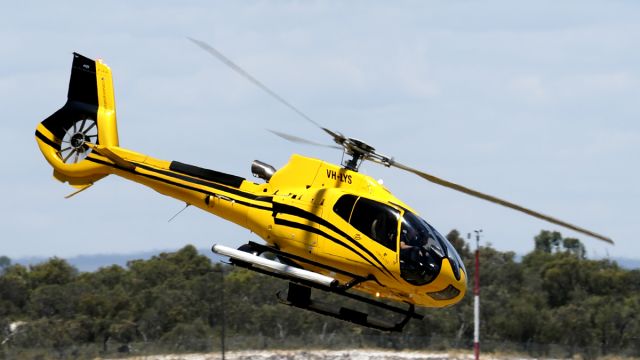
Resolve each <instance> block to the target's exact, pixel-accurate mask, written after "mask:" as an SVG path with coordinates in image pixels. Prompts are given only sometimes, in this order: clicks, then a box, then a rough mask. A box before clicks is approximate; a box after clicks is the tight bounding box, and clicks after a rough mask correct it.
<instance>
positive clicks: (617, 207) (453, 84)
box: [0, 0, 640, 259]
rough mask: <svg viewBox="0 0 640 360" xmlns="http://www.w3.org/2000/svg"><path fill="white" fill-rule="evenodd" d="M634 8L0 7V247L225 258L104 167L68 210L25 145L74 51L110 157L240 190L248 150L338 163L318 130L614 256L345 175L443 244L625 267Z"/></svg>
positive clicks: (187, 223) (639, 246) (629, 251)
mask: <svg viewBox="0 0 640 360" xmlns="http://www.w3.org/2000/svg"><path fill="white" fill-rule="evenodd" d="M639 18H640V3H638V2H637V1H589V0H587V1H584V0H582V1H529V2H521V1H518V2H515V1H509V0H502V1H463V0H460V1H393V2H392V1H242V2H240V1H233V2H231V1H209V0H207V1H204V0H203V1H173V2H171V1H162V0H160V1H153V2H148V1H126V2H125V1H121V2H118V1H113V2H86V1H67V2H64V4H61V2H48V1H30V2H12V3H7V4H4V5H3V6H2V11H0V43H1V44H2V47H0V114H1V115H2V116H1V117H0V126H1V134H3V135H4V139H3V141H2V143H1V145H0V146H2V154H3V155H4V160H3V164H4V166H3V167H2V170H1V171H2V177H1V178H0V181H1V186H0V192H1V196H2V201H1V203H0V211H1V213H0V214H1V217H0V239H1V240H0V255H7V256H9V257H12V258H17V257H26V256H44V257H50V256H59V257H70V256H75V255H80V254H98V253H129V252H136V251H149V250H154V249H158V250H166V249H177V248H180V247H182V246H184V245H186V244H194V245H195V246H197V247H199V248H208V247H210V246H211V245H212V244H214V243H219V244H225V245H230V246H239V245H241V244H242V243H244V242H247V241H249V240H253V241H257V240H258V238H257V237H256V236H255V235H253V234H251V233H250V232H249V231H248V230H245V229H243V228H240V227H238V226H236V225H234V224H231V223H228V222H225V221H224V220H222V219H219V218H216V217H214V216H212V215H210V214H207V213H205V212H203V211H200V210H198V209H197V208H188V209H186V210H185V211H184V212H183V213H182V214H180V215H179V216H178V217H177V218H176V219H174V220H173V221H171V222H168V220H169V219H170V218H171V217H172V216H173V215H174V214H175V213H177V212H178V211H179V210H181V209H182V207H183V204H182V203H180V202H179V201H176V200H174V199H171V198H166V197H164V196H162V195H160V194H158V193H156V192H154V191H153V190H150V189H147V188H144V187H142V186H141V185H138V184H135V183H132V182H129V181H127V180H124V179H122V178H117V177H115V176H110V177H107V178H105V179H102V180H100V181H99V182H98V183H96V184H95V185H94V186H93V187H92V188H91V189H89V190H87V191H85V192H83V193H81V194H79V195H77V196H75V197H73V198H71V199H69V200H65V199H64V196H65V195H67V194H69V193H71V192H72V191H73V189H72V188H71V187H69V186H68V185H66V184H62V183H59V182H57V181H55V180H54V179H53V177H52V169H51V168H50V167H49V165H48V164H47V163H46V161H45V160H44V158H43V157H42V155H41V154H40V152H39V150H38V148H37V146H36V141H35V138H34V130H35V127H36V125H37V124H38V122H40V121H42V120H43V119H44V118H46V117H47V116H49V115H50V114H52V113H53V112H55V111H56V110H57V109H58V108H60V107H61V106H62V105H63V104H64V103H65V101H66V94H67V87H68V81H69V74H70V68H71V61H72V53H73V52H79V53H81V54H83V55H85V56H88V57H91V58H101V59H103V61H104V62H105V63H107V64H108V65H109V66H110V67H111V69H112V72H113V77H114V86H115V96H116V105H117V116H118V130H119V137H120V145H121V146H122V147H125V148H128V149H132V150H135V151H138V152H142V153H146V154H149V155H151V156H153V157H156V158H160V159H165V160H178V161H181V162H186V163H190V164H194V165H198V166H202V167H207V168H211V169H215V170H218V171H223V172H227V173H231V174H235V175H239V176H242V177H246V178H248V179H251V178H252V176H251V172H250V165H251V162H252V161H253V160H255V159H258V160H261V161H264V162H267V163H270V164H272V165H273V166H275V167H276V168H279V167H281V166H283V165H284V164H285V163H286V162H287V160H288V158H289V156H290V155H291V154H292V153H300V154H304V155H307V156H312V157H316V158H320V159H323V160H327V161H331V162H339V161H340V160H341V156H342V154H341V153H340V152H339V151H336V150H331V149H324V148H318V147H309V146H304V145H300V144H293V143H290V142H287V141H284V140H283V139H280V138H278V137H276V136H274V135H273V134H271V133H269V132H268V131H267V129H272V130H276V131H281V132H286V133H289V134H294V135H297V136H301V137H305V138H308V139H309V140H313V141H316V142H325V143H327V144H330V143H331V139H329V138H327V137H326V136H325V135H324V134H323V133H322V132H321V131H319V129H318V128H316V127H314V126H313V125H312V124H310V123H309V122H306V121H305V120H304V119H302V118H300V117H299V116H298V115H296V114H295V113H294V112H292V111H291V110H289V109H287V108H286V107H284V106H282V105H281V104H280V103H278V102H276V101H274V100H273V99H272V98H270V97H269V96H268V95H266V94H265V93H264V92H263V91H261V90H260V89H258V88H257V87H255V86H254V85H253V84H251V83H249V82H247V81H246V80H245V79H243V78H242V77H240V76H238V74H236V73H235V72H233V71H232V70H230V69H229V68H227V67H226V66H224V65H223V64H222V63H220V62H219V61H217V60H216V59H214V58H212V57H211V56H210V55H208V54H207V53H205V52H203V51H202V49H200V48H198V47H196V46H195V45H194V44H193V43H191V42H190V41H188V40H187V37H193V38H196V39H199V40H203V41H206V42H208V43H209V44H211V45H212V46H214V47H215V48H217V49H218V50H220V51H222V52H223V53H224V54H226V55H227V56H228V57H229V58H231V59H233V60H234V61H235V62H236V63H238V64H239V65H240V66H242V67H243V68H244V69H245V70H247V71H248V72H249V73H251V74H252V75H253V76H254V77H256V78H258V79H259V80H260V81H262V82H263V83H265V84H266V85H267V86H269V87H270V88H271V89H273V90H274V91H276V92H277V93H278V94H280V95H281V96H283V97H284V98H285V99H287V100H288V101H289V102H291V103H293V104H294V105H295V106H296V107H298V108H300V109H302V110H303V111H304V112H305V113H306V114H308V115H309V116H310V117H311V118H312V119H314V121H317V122H319V123H321V124H323V125H324V126H326V127H327V128H330V129H333V130H336V131H340V132H342V133H344V134H346V135H348V136H350V137H354V138H358V139H361V140H364V141H366V142H367V143H369V144H370V145H372V146H374V147H375V148H376V149H377V150H378V151H379V152H381V153H383V154H386V155H389V156H393V157H395V158H396V159H397V160H398V161H400V162H402V163H404V164H407V165H410V166H412V167H415V168H418V169H421V170H424V171H426V172H429V173H431V174H434V175H436V176H439V177H442V178H445V179H448V180H451V181H454V182H458V183H461V184H463V185H465V186H468V187H471V188H474V189H476V190H479V191H482V192H486V193H489V194H492V195H495V196H498V197H502V198H505V199H507V200H510V201H513V202H515V203H517V204H520V205H524V206H527V207H530V208H532V209H534V210H537V211H540V212H543V213H546V214H549V215H552V216H555V217H557V218H560V219H562V220H565V221H568V222H571V223H575V224H577V225H579V226H583V227H586V228H588V229H590V230H593V231H595V232H599V233H602V234H604V235H607V236H610V237H611V238H613V240H614V241H615V242H616V244H615V246H610V245H607V244H605V243H603V242H601V241H598V240H595V239H591V238H588V237H586V236H583V235H581V234H578V233H575V232H573V231H570V230H565V229H563V228H560V227H558V226H555V225H551V224H548V223H545V222H543V221H541V220H538V219H535V218H531V217H528V216H525V215H523V214H520V213H517V212H514V211H512V210H509V209H506V208H501V207H499V206H497V205H494V204H491V203H488V202H485V201H483V200H480V199H475V198H471V197H468V196H467V195H464V194H460V193H456V192H455V191H452V190H448V189H445V188H442V187H439V186H437V185H434V184H431V183H427V182H425V181H423V180H421V179H420V178H418V177H417V176H415V175H412V174H409V173H403V172H402V171H400V170H397V169H388V168H384V167H381V166H379V165H376V164H372V163H369V164H365V165H363V166H362V168H361V171H362V172H363V173H366V174H368V175H371V176H373V177H374V178H376V179H383V181H384V184H385V186H386V187H387V188H388V189H390V190H391V191H392V192H393V193H394V194H395V195H396V196H397V197H398V198H400V199H402V200H403V201H404V202H406V203H408V204H409V205H410V206H412V207H413V208H414V209H416V210H417V211H418V212H419V213H420V214H421V215H422V216H423V217H425V218H426V219H427V220H428V221H429V222H430V223H431V224H432V225H434V226H435V227H436V228H437V229H439V230H440V232H442V233H448V232H449V231H450V230H451V229H457V230H458V231H460V232H461V233H462V234H467V233H469V232H473V230H475V229H482V230H483V238H482V242H483V243H491V244H492V246H494V247H495V248H497V249H499V250H502V251H514V252H516V253H519V254H525V253H527V252H529V251H531V250H532V249H533V237H534V236H535V235H536V234H537V233H539V232H540V230H542V229H546V230H554V231H556V230H557V231H560V232H562V234H563V235H564V236H567V237H578V238H580V239H581V240H582V241H583V242H584V244H585V245H586V248H587V252H588V255H590V256H592V257H605V256H612V257H626V258H635V259H638V258H640V241H637V237H636V233H637V231H638V229H636V226H637V225H638V223H639V220H640V216H639V211H638V200H639V199H640V190H639V187H638V184H640V166H638V159H639V158H640V121H639V119H638V115H639V114H640V109H639V105H640V102H639V100H640V47H639V46H638V44H640V22H638V19H639Z"/></svg>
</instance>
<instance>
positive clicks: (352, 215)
mask: <svg viewBox="0 0 640 360" xmlns="http://www.w3.org/2000/svg"><path fill="white" fill-rule="evenodd" d="M356 201H357V202H356ZM333 211H334V212H335V213H336V214H338V216H340V217H341V218H343V219H344V220H345V221H347V222H348V223H350V224H351V225H352V226H353V227H354V228H356V229H358V230H359V231H360V232H361V233H362V234H363V235H365V236H367V237H369V238H370V239H372V240H374V241H376V242H378V243H379V244H381V245H382V246H384V247H386V248H388V249H391V250H393V251H397V247H398V246H397V236H398V219H399V218H400V213H399V211H398V210H396V209H394V208H392V207H391V206H388V205H384V204H381V203H379V202H376V201H373V200H369V199H366V198H358V197H356V196H353V195H343V196H342V197H341V198H340V199H338V201H336V204H335V205H334V206H333Z"/></svg>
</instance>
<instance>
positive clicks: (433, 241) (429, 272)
mask: <svg viewBox="0 0 640 360" xmlns="http://www.w3.org/2000/svg"><path fill="white" fill-rule="evenodd" d="M444 258H448V259H449V262H450V263H451V266H452V267H453V273H454V276H455V277H456V278H457V279H460V268H461V267H462V268H463V270H464V265H462V261H461V260H460V257H459V255H458V253H457V252H456V251H455V249H454V248H453V246H452V245H451V244H450V243H449V241H447V239H445V238H444V237H443V236H442V235H440V233H438V231H436V229H434V228H433V226H431V225H429V223H427V222H426V221H425V220H424V219H422V218H420V217H418V216H417V215H415V214H413V213H411V212H408V211H407V212H405V213H404V215H403V217H402V224H401V228H400V275H401V276H402V278H404V279H405V280H406V281H407V282H409V283H410V284H413V285H424V284H428V283H430V282H431V281H433V280H434V279H435V278H436V276H438V274H439V273H440V268H441V267H442V260H443V259H444Z"/></svg>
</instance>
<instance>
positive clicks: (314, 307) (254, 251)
mask: <svg viewBox="0 0 640 360" xmlns="http://www.w3.org/2000/svg"><path fill="white" fill-rule="evenodd" d="M239 250H241V251H239ZM239 250H235V249H231V248H227V247H224V246H220V245H214V246H213V247H212V251H213V252H215V253H218V254H221V255H224V256H228V257H229V258H230V259H231V263H232V264H234V265H235V266H239V267H243V268H246V269H248V270H251V271H255V272H258V273H261V274H265V275H269V276H272V277H276V278H280V279H283V280H287V281H289V288H288V291H287V295H286V297H284V296H283V295H282V294H281V293H280V292H278V293H277V294H276V296H277V298H278V300H279V301H280V302H281V303H283V304H286V305H289V306H294V307H297V308H300V309H303V310H308V311H311V312H315V313H318V314H321V315H325V316H330V317H333V318H336V319H340V320H344V321H348V322H351V323H354V324H357V325H361V326H365V327H369V328H373V329H377V330H381V331H397V332H400V331H402V329H403V328H404V327H405V325H406V324H407V323H408V322H409V320H411V319H418V320H422V319H423V318H424V317H423V316H422V315H420V314H418V313H416V312H415V306H414V305H413V304H408V305H409V308H408V309H402V308H399V307H396V306H393V305H389V304H386V303H383V302H381V301H378V300H374V299H371V298H368V297H364V296H361V295H357V294H353V293H351V292H349V290H350V289H351V288H352V287H353V286H356V285H358V284H361V283H363V282H366V281H375V282H377V280H376V279H375V277H374V276H369V277H362V276H357V275H355V274H351V273H349V272H346V271H344V270H341V269H337V268H333V267H330V266H327V265H324V264H320V263H317V262H314V261H312V260H308V259H305V258H302V257H299V256H295V255H292V254H288V253H285V252H283V251H281V250H278V249H275V248H272V247H269V246H265V245H261V244H257V243H253V242H250V243H248V244H246V245H243V246H242V247H240V249H239ZM264 252H269V253H272V254H273V255H276V257H277V258H278V259H279V260H280V262H276V261H273V260H268V259H265V258H262V257H259V256H258V255H260V254H262V253H264ZM297 263H306V264H309V265H313V266H316V267H320V268H324V269H326V270H328V271H331V272H334V273H340V274H342V275H346V276H348V277H351V278H352V280H351V281H349V282H347V283H344V284H340V283H339V282H338V280H335V279H333V278H331V277H328V276H324V275H320V274H318V273H315V272H312V271H308V270H304V269H301V268H300V267H299V266H298V267H296V265H297ZM312 288H314V289H317V290H321V291H324V292H329V293H333V294H336V295H339V296H343V297H346V298H350V299H353V300H356V301H358V302H360V303H364V304H369V305H373V306H375V307H377V308H379V309H382V310H384V311H386V312H388V313H395V314H400V315H403V316H404V318H403V319H402V320H401V321H400V322H397V323H392V322H388V321H385V320H380V319H376V318H372V317H370V316H369V314H367V313H364V312H361V311H358V310H354V309H349V308H345V307H340V308H338V309H336V306H335V305H330V304H327V303H324V302H321V301H318V300H315V299H312V298H311V292H312Z"/></svg>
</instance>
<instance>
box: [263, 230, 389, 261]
mask: <svg viewBox="0 0 640 360" xmlns="http://www.w3.org/2000/svg"><path fill="white" fill-rule="evenodd" d="M274 222H275V223H276V224H277V225H282V226H288V227H292V228H294V229H300V230H304V231H307V232H311V233H314V234H317V235H320V236H322V237H324V238H326V239H329V240H331V241H333V242H334V243H336V244H338V245H340V246H342V247H345V248H347V249H349V250H350V251H351V252H353V253H354V254H356V255H358V256H360V257H361V258H362V259H363V260H364V261H366V262H368V263H369V264H371V266H373V267H374V268H376V269H378V270H380V271H381V272H384V270H386V269H382V268H380V267H379V266H377V265H376V264H374V263H373V261H371V260H369V259H367V258H366V257H365V256H364V255H362V254H361V253H359V252H358V251H356V250H355V249H354V248H353V247H351V246H349V244H346V243H345V242H343V241H340V240H339V239H336V238H335V237H333V236H331V235H329V234H327V233H325V232H324V231H322V230H320V229H317V228H314V227H313V226H311V225H307V224H300V223H297V222H295V221H290V220H283V219H278V218H274Z"/></svg>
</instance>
